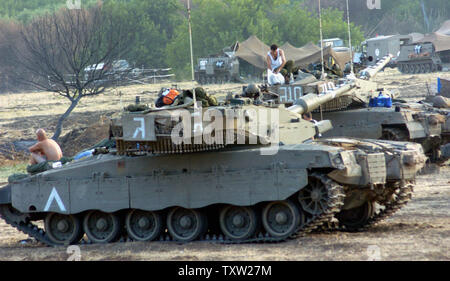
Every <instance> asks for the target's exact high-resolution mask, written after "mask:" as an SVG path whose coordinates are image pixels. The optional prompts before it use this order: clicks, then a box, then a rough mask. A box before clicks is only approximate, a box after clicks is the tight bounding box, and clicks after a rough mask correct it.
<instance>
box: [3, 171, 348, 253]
mask: <svg viewBox="0 0 450 281" xmlns="http://www.w3.org/2000/svg"><path fill="white" fill-rule="evenodd" d="M312 176H313V177H316V178H318V179H320V181H321V182H322V183H323V184H325V186H326V187H327V190H328V198H329V202H328V206H327V208H326V210H324V211H323V212H322V213H320V214H317V215H315V216H312V217H309V218H308V219H306V221H305V223H304V224H302V225H300V226H299V227H298V228H297V229H296V230H295V232H294V233H293V234H292V235H290V236H289V237H285V238H276V237H271V236H270V235H269V234H268V233H263V232H261V233H259V234H258V235H257V236H256V237H253V238H250V239H246V240H240V241H234V240H229V239H227V238H225V237H224V235H222V234H219V233H215V234H206V235H204V236H203V237H201V238H200V239H198V240H195V241H194V242H198V241H200V242H202V241H203V242H217V243H221V244H248V243H279V242H284V241H287V240H290V239H296V238H299V237H303V236H304V235H306V234H308V233H311V232H313V231H314V230H317V229H318V228H319V227H320V226H322V225H323V224H325V223H326V222H328V221H330V220H331V219H333V217H334V216H335V215H336V214H337V213H339V212H340V210H341V208H342V206H343V205H344V198H345V193H344V188H343V187H342V186H341V185H339V184H338V183H336V182H334V181H333V180H331V179H330V178H328V177H327V176H325V175H322V174H317V173H314V174H312ZM0 218H2V219H4V220H5V221H6V223H8V224H9V225H11V226H12V227H14V228H16V229H17V230H19V231H20V232H23V233H24V234H27V235H29V236H30V237H32V238H35V239H36V240H37V241H39V242H41V243H43V244H45V245H48V246H60V245H57V244H54V243H52V242H51V241H50V239H48V238H47V236H46V233H45V231H44V229H41V228H39V227H38V226H37V225H35V224H33V223H31V222H29V221H28V219H27V220H25V221H22V222H14V221H13V220H11V219H9V218H8V216H6V215H4V214H3V213H2V211H1V209H0ZM82 241H83V240H82ZM120 241H121V242H125V241H130V242H131V241H133V240H132V239H131V238H129V237H128V238H127V235H126V234H124V235H123V236H122V237H121V238H120ZM155 241H161V242H175V243H179V242H177V241H175V240H173V239H172V238H171V237H170V236H169V235H168V234H166V233H165V234H161V235H160V237H159V238H158V239H156V240H155ZM87 243H90V242H89V241H88V242H87Z"/></svg>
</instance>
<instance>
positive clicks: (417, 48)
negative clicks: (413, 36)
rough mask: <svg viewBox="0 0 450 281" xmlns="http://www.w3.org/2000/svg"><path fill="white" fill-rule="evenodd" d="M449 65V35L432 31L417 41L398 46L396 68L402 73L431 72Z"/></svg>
mask: <svg viewBox="0 0 450 281" xmlns="http://www.w3.org/2000/svg"><path fill="white" fill-rule="evenodd" d="M449 67H450V36H447V35H444V34H439V33H433V34H430V35H428V36H426V37H425V38H423V39H421V40H420V41H418V42H414V43H410V44H405V45H402V46H401V47H400V56H399V57H398V69H399V70H400V72H402V73H407V74H420V73H431V72H437V71H442V70H443V69H448V68H449Z"/></svg>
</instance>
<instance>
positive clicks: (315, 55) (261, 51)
mask: <svg viewBox="0 0 450 281" xmlns="http://www.w3.org/2000/svg"><path fill="white" fill-rule="evenodd" d="M280 48H281V49H282V50H284V52H285V55H286V60H292V61H293V62H294V65H295V66H300V67H306V66H308V65H309V64H311V63H317V62H320V59H321V52H320V47H318V46H316V45H314V44H313V43H308V44H306V45H305V46H303V47H301V48H296V47H294V46H292V45H291V44H290V43H289V42H286V43H285V44H284V45H283V46H281V47H280ZM269 49H270V47H269V46H267V45H266V44H264V43H263V42H262V41H261V40H259V39H258V38H257V37H256V36H254V35H252V36H250V37H249V38H248V39H247V40H245V41H244V42H242V43H239V44H238V47H237V51H236V56H237V57H238V58H240V59H242V60H244V61H246V62H248V63H249V64H251V65H253V66H254V67H256V68H259V69H263V70H264V69H265V68H266V67H267V66H266V58H267V53H268V52H269ZM330 56H332V57H333V58H334V59H335V61H336V63H337V64H338V65H339V67H340V68H341V69H343V68H344V67H345V64H346V63H347V62H349V61H350V54H349V53H346V52H335V51H333V50H332V49H331V47H327V48H325V49H324V57H325V59H328V58H329V57H330Z"/></svg>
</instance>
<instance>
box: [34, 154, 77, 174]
mask: <svg viewBox="0 0 450 281" xmlns="http://www.w3.org/2000/svg"><path fill="white" fill-rule="evenodd" d="M72 161H73V158H72V157H63V158H61V159H60V160H59V161H45V162H42V163H39V164H35V165H28V166H27V172H28V173H29V174H31V175H35V174H39V173H42V172H45V171H48V170H51V169H53V168H52V165H53V163H56V162H61V164H63V165H64V164H66V163H69V162H72Z"/></svg>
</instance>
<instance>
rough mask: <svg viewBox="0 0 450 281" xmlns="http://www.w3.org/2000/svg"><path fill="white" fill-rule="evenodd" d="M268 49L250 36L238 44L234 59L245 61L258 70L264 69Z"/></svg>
mask: <svg viewBox="0 0 450 281" xmlns="http://www.w3.org/2000/svg"><path fill="white" fill-rule="evenodd" d="M269 49H270V47H269V46H267V45H266V44H264V43H263V42H262V41H261V40H259V39H258V38H257V37H256V36H254V35H252V36H250V37H249V38H248V39H247V40H245V41H244V42H242V43H239V44H238V47H237V51H236V54H235V55H236V57H238V58H240V59H242V60H245V61H246V62H248V63H249V64H251V65H253V66H255V67H256V68H259V69H265V68H266V57H267V52H269Z"/></svg>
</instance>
